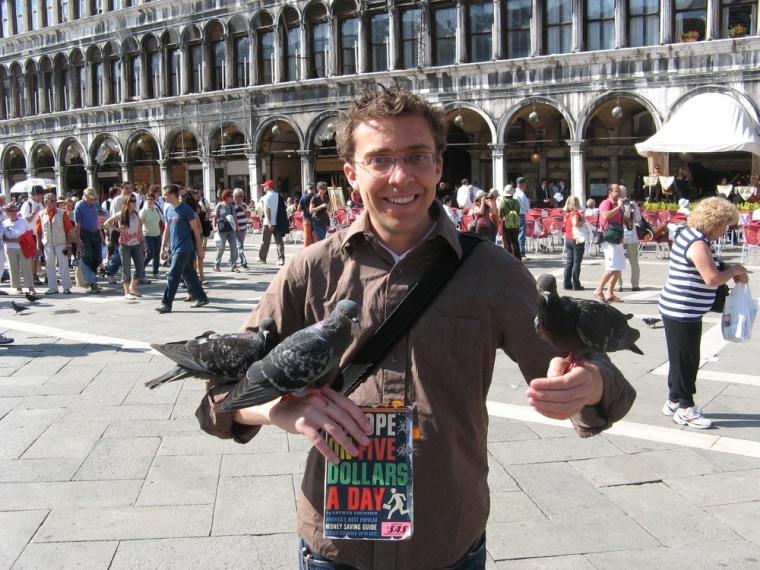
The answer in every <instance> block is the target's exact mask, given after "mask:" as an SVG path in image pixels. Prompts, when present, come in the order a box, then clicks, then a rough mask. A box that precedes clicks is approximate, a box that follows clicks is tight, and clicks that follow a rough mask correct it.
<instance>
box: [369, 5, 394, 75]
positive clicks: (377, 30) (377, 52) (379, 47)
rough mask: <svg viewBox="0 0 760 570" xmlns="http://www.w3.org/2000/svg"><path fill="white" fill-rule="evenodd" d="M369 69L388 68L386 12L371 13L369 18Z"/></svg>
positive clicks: (379, 69)
mask: <svg viewBox="0 0 760 570" xmlns="http://www.w3.org/2000/svg"><path fill="white" fill-rule="evenodd" d="M369 44H370V54H369V71H386V70H387V69H388V57H389V56H388V13H387V12H382V13H379V14H372V16H370V19H369Z"/></svg>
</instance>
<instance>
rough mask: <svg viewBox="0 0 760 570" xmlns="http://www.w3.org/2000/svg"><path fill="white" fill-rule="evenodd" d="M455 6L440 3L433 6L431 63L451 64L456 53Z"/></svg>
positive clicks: (454, 59)
mask: <svg viewBox="0 0 760 570" xmlns="http://www.w3.org/2000/svg"><path fill="white" fill-rule="evenodd" d="M456 48H457V8H456V6H454V5H452V4H448V3H445V4H444V3H442V4H441V5H440V6H436V7H434V8H433V65H453V64H454V63H456V55H457V49H456Z"/></svg>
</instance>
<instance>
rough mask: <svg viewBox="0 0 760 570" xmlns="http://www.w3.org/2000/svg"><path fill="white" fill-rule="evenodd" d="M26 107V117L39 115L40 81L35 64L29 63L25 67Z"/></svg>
mask: <svg viewBox="0 0 760 570" xmlns="http://www.w3.org/2000/svg"><path fill="white" fill-rule="evenodd" d="M26 105H27V109H28V110H27V113H26V114H27V115H38V114H39V113H40V79H39V75H38V73H37V64H36V63H35V62H33V61H30V62H29V63H28V64H27V66H26Z"/></svg>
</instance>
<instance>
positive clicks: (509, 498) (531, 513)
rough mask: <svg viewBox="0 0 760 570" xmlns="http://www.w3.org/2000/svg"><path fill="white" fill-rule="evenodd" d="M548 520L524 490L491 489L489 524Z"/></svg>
mask: <svg viewBox="0 0 760 570" xmlns="http://www.w3.org/2000/svg"><path fill="white" fill-rule="evenodd" d="M539 520H546V515H545V514H544V513H542V512H541V509H539V508H538V506H537V505H536V503H535V502H534V501H533V499H532V498H531V497H529V496H528V495H527V494H526V493H524V492H523V491H491V512H490V513H489V515H488V524H489V526H490V525H492V524H494V523H514V522H520V521H539Z"/></svg>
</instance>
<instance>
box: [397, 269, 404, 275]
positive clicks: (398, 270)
mask: <svg viewBox="0 0 760 570" xmlns="http://www.w3.org/2000/svg"><path fill="white" fill-rule="evenodd" d="M403 272H404V270H403V269H401V268H400V267H397V268H396V275H401V274H402V273H403Z"/></svg>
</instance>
